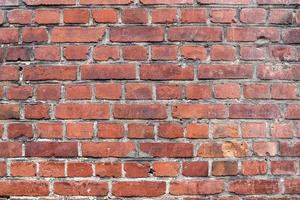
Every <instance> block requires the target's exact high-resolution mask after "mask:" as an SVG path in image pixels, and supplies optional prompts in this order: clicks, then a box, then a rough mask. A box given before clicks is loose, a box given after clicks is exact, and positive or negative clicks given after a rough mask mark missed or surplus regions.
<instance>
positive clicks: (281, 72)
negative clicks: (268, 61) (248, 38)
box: [257, 65, 300, 80]
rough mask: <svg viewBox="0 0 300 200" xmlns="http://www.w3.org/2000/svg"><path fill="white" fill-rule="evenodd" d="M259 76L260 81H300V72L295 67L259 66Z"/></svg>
mask: <svg viewBox="0 0 300 200" xmlns="http://www.w3.org/2000/svg"><path fill="white" fill-rule="evenodd" d="M257 76H258V78H259V79H263V80H272V79H279V80H300V71H299V68H297V66H295V65H291V66H288V67H285V66H280V65H279V66H276V67H272V66H270V65H259V66H258V68H257Z"/></svg>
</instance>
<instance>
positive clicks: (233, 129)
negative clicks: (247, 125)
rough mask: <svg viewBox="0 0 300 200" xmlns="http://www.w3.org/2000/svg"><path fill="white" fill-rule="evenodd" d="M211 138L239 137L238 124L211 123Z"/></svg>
mask: <svg viewBox="0 0 300 200" xmlns="http://www.w3.org/2000/svg"><path fill="white" fill-rule="evenodd" d="M212 135H213V138H237V137H239V126H238V124H235V123H218V124H216V123H215V124H212Z"/></svg>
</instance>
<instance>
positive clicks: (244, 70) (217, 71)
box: [198, 64, 253, 79]
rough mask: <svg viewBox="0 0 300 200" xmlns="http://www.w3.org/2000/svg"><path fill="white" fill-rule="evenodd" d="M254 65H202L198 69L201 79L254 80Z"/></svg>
mask: <svg viewBox="0 0 300 200" xmlns="http://www.w3.org/2000/svg"><path fill="white" fill-rule="evenodd" d="M252 74H253V67H252V65H248V64H245V65H226V64H215V65H210V64H202V65H200V66H199V69H198V78H199V79H246V78H252Z"/></svg>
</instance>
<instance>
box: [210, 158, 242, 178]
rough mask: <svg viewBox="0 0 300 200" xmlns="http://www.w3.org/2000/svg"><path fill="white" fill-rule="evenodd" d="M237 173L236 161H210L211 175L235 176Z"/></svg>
mask: <svg viewBox="0 0 300 200" xmlns="http://www.w3.org/2000/svg"><path fill="white" fill-rule="evenodd" d="M237 174H238V163H237V162H236V161H214V162H213V163H212V175H213V176H235V175H237Z"/></svg>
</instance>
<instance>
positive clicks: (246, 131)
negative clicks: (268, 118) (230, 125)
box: [241, 122, 267, 138]
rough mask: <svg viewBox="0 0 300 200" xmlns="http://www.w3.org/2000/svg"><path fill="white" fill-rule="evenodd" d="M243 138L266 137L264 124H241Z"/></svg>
mask: <svg viewBox="0 0 300 200" xmlns="http://www.w3.org/2000/svg"><path fill="white" fill-rule="evenodd" d="M241 131H242V135H243V138H264V137H266V135H267V125H266V123H265V122H243V123H242V124H241Z"/></svg>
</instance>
